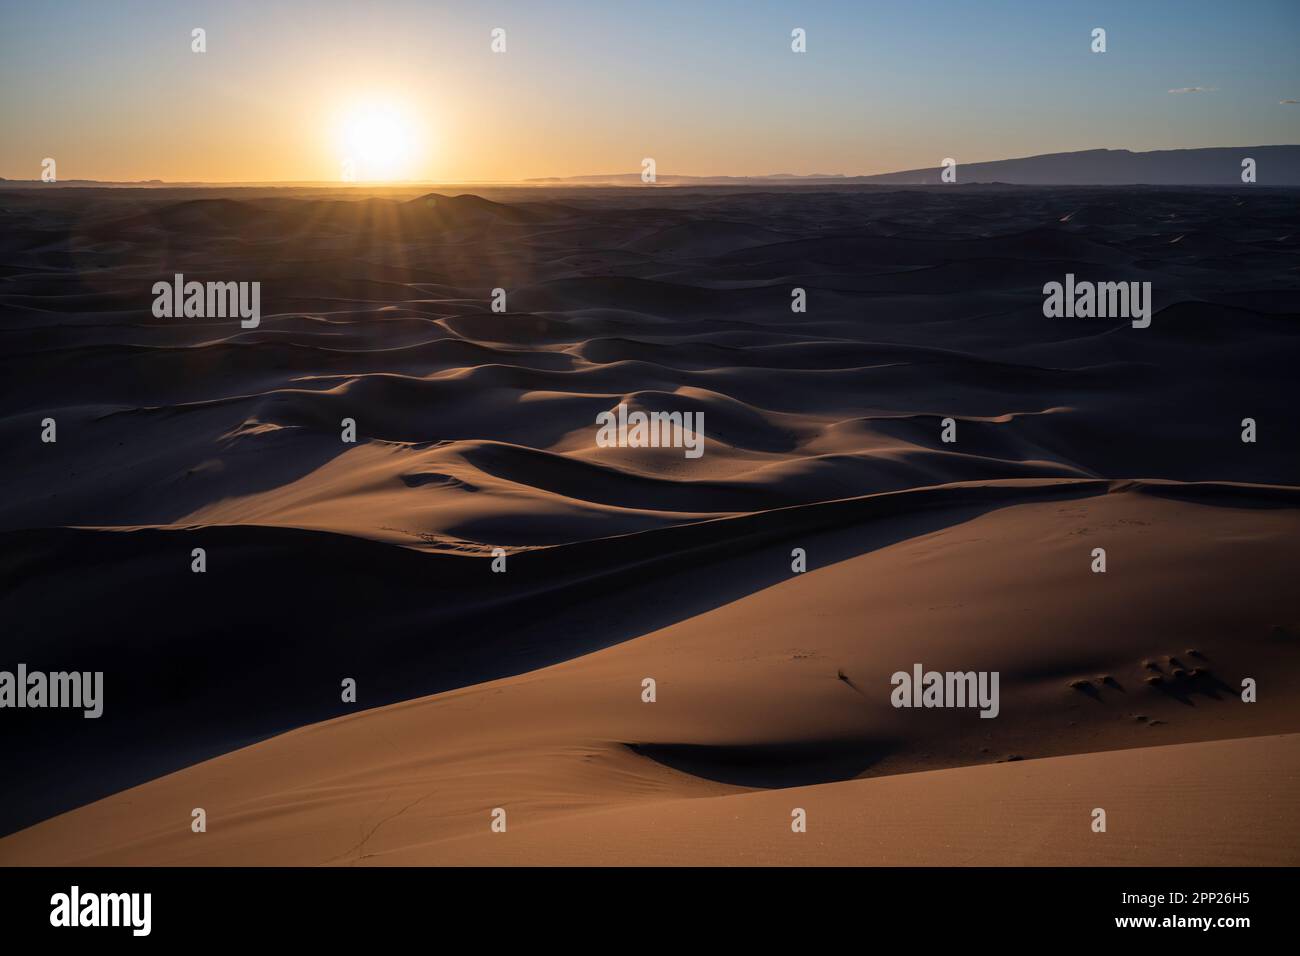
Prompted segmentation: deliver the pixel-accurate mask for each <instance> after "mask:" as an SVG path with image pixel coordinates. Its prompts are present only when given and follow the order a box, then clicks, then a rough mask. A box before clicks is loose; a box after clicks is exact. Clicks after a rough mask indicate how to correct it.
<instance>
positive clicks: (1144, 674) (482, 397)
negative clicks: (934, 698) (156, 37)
mask: <svg viewBox="0 0 1300 956" xmlns="http://www.w3.org/2000/svg"><path fill="white" fill-rule="evenodd" d="M480 192H481V195H450V194H443V193H433V194H424V193H412V192H401V191H394V192H391V193H387V194H384V195H379V196H372V197H367V198H358V196H357V195H356V194H355V193H347V192H339V193H329V192H324V191H309V190H298V191H275V190H227V191H224V192H216V191H204V190H190V191H168V190H150V191H137V190H113V191H107V190H81V189H66V190H61V191H59V192H56V193H49V194H38V193H36V192H34V191H31V190H28V191H24V192H4V193H0V209H2V212H0V216H3V220H4V224H5V229H4V230H3V233H2V235H3V238H2V239H0V252H2V255H0V261H2V262H3V269H4V273H3V279H4V281H3V283H2V284H0V316H2V317H3V332H2V334H3V337H4V341H5V343H6V347H5V349H4V352H3V356H2V357H0V362H3V369H2V373H3V378H2V380H3V381H4V383H5V386H4V392H3V399H2V401H3V405H2V406H0V431H2V432H3V438H4V442H5V445H6V447H7V448H12V449H20V451H19V452H18V453H15V454H14V455H13V456H11V457H12V461H11V462H10V464H9V469H8V481H7V483H6V491H7V494H6V495H5V497H4V499H3V501H0V537H3V539H4V547H3V549H0V555H2V558H0V560H3V562H4V565H3V578H4V581H5V583H6V586H5V588H4V590H3V593H2V594H0V612H2V613H3V615H4V620H6V621H7V622H9V627H8V628H7V630H8V635H7V638H6V640H5V642H4V645H3V647H4V651H3V659H0V665H3V666H9V665H11V664H12V663H14V662H18V661H24V662H27V663H28V664H29V665H30V666H33V667H37V666H39V667H42V668H44V669H47V670H57V669H62V668H69V669H71V668H75V669H78V670H102V671H104V673H105V688H106V691H105V698H106V699H105V708H104V716H103V717H102V718H99V719H98V720H84V719H81V718H80V715H75V716H74V715H71V714H62V713H60V714H52V713H48V712H39V711H35V712H33V711H15V712H11V713H9V714H6V716H5V719H6V721H7V722H8V723H10V725H11V726H12V728H13V729H14V731H15V733H14V734H13V735H12V736H11V740H12V743H10V742H9V741H7V742H6V749H7V750H8V751H9V756H8V758H7V763H9V765H10V766H12V767H14V768H16V772H15V773H13V774H12V775H11V776H10V779H9V781H8V782H7V784H6V788H5V794H4V796H3V797H0V832H5V833H7V834H8V835H7V836H5V837H3V838H0V864H11V865H15V864H16V865H29V864H31V865H42V864H91V865H101V864H102V865H113V864H184V865H198V864H218V865H235V864H271V865H274V864H293V865H334V866H345V865H361V864H364V865H386V864H388V865H414V864H456V865H461V864H470V865H480V864H483V865H489V864H506V863H521V864H530V865H534V864H536V865H545V864H693V863H703V864H730V865H737V864H739V865H748V864H801V865H802V864H810V865H812V864H829V865H871V864H887V865H893V864H940V865H967V864H979V865H1046V864H1083V865H1106V864H1134V865H1156V864H1158V865H1198V866H1203V865H1216V864H1245V865H1271V864H1295V863H1297V862H1300V813H1298V812H1297V810H1300V749H1298V748H1297V743H1298V742H1300V736H1297V735H1300V685H1298V684H1297V677H1300V594H1297V591H1296V588H1295V581H1296V572H1295V568H1296V561H1297V558H1300V481H1298V478H1300V423H1298V422H1297V420H1296V416H1295V369H1296V368H1297V365H1298V363H1300V337H1298V336H1300V325H1298V324H1297V308H1296V304H1297V301H1300V299H1298V298H1297V292H1298V288H1297V287H1298V283H1300V279H1298V278H1297V272H1296V269H1297V263H1298V262H1300V259H1298V257H1297V249H1298V248H1300V230H1298V229H1297V225H1298V224H1300V197H1298V196H1297V193H1296V192H1294V191H1289V190H1268V189H1260V190H1250V191H1247V190H1244V189H1241V190H1234V189H1204V190H1194V189H1154V188H1151V189H1146V188H1131V189H1036V188H1014V189H1013V188H997V187H963V188H960V189H953V190H934V189H930V190H926V189H897V188H884V187H878V188H845V189H838V190H835V189H821V188H818V189H788V190H777V189H772V190H765V191H754V190H745V189H734V190H732V189H699V190H686V189H679V190H664V189H647V190H632V189H627V190H596V189H517V190H506V189H500V190H481V191H480ZM175 273H184V274H185V276H186V278H193V279H196V280H200V281H204V280H214V281H259V282H260V283H261V296H262V298H261V311H262V314H261V320H260V324H259V325H258V326H257V327H256V328H251V329H246V328H241V327H240V325H239V322H238V320H237V319H230V318H210V317H191V318H175V319H159V318H154V316H153V315H152V314H151V313H150V304H151V302H152V296H151V294H150V287H151V286H152V285H153V283H154V282H156V281H158V280H168V281H169V280H170V279H171V277H172V276H173V275H174V274H175ZM1067 273H1071V274H1075V275H1078V276H1080V277H1081V278H1087V279H1091V280H1096V281H1147V282H1151V283H1152V290H1153V301H1154V310H1153V311H1154V315H1153V321H1152V323H1151V325H1150V327H1149V328H1133V327H1132V326H1131V325H1130V323H1129V322H1128V321H1127V320H1126V319H1097V318H1091V319H1083V318H1079V319H1066V318H1060V319H1048V318H1045V317H1044V315H1043V312H1042V302H1043V296H1042V291H1041V290H1042V286H1043V284H1044V283H1045V282H1049V281H1060V280H1061V279H1062V278H1063V277H1064V276H1065V275H1066V274H1067ZM496 288H500V289H504V290H505V293H506V298H507V307H506V311H504V312H494V311H492V309H491V301H492V298H493V291H492V290H493V289H496ZM794 288H801V289H804V290H805V292H806V297H807V311H806V312H803V313H793V312H792V311H791V307H790V303H791V290H792V289H794ZM620 403H625V404H626V405H628V406H629V407H630V408H639V409H646V410H677V411H697V412H703V414H704V423H705V424H704V431H705V433H706V446H705V453H704V454H703V456H702V457H701V458H699V459H698V460H689V459H687V458H685V457H684V456H683V454H682V451H681V449H675V448H642V449H632V448H608V447H599V446H598V445H597V444H596V440H595V439H596V428H595V425H594V422H595V420H596V416H597V415H598V414H599V413H600V412H602V411H607V410H609V409H612V408H614V407H616V406H617V405H619V404H620ZM47 417H53V418H54V419H56V421H57V423H58V441H57V443H54V444H43V443H42V442H41V441H40V433H41V427H42V426H41V422H42V420H43V419H45V418H47ZM1248 417H1249V418H1251V419H1254V420H1255V422H1256V423H1257V428H1258V437H1257V440H1256V441H1255V442H1250V443H1248V442H1243V441H1242V439H1241V433H1242V425H1241V422H1242V420H1243V419H1244V418H1248ZM344 418H351V419H354V420H355V422H356V431H357V436H358V438H357V441H356V442H355V443H345V442H342V441H341V440H340V422H341V420H342V419H344ZM946 418H951V419H952V420H953V421H954V422H955V426H956V437H957V440H956V441H955V442H952V443H947V442H944V441H943V440H942V439H941V433H942V429H943V420H944V419H946ZM194 548H203V549H204V550H205V551H206V556H207V570H206V571H205V572H204V573H202V574H196V573H192V572H191V554H192V551H193V549H194ZM1095 548H1104V549H1105V551H1106V560H1107V567H1106V571H1105V573H1094V572H1093V570H1092V564H1093V561H1094V557H1093V549H1095ZM494 549H502V550H503V551H504V552H505V554H506V555H507V565H506V571H505V572H504V573H498V572H495V571H494V570H493V561H494V559H493V557H492V554H493V550H494ZM796 549H800V550H802V552H803V554H804V555H805V556H806V567H807V570H806V571H802V572H796V571H794V570H792V562H793V561H794V560H795V557H794V555H793V554H792V552H794V551H795V550H796ZM917 662H919V663H922V664H924V665H925V666H926V667H927V668H935V669H938V670H944V671H947V670H962V671H965V670H979V671H996V672H998V673H999V674H1000V678H1001V685H1000V686H1001V703H1000V712H999V714H998V716H997V717H996V718H995V719H982V718H981V717H980V716H979V714H978V712H976V711H975V710H971V709H935V710H925V709H899V708H895V707H893V706H891V702H890V691H891V686H890V675H891V674H893V673H894V672H896V671H900V670H909V669H910V668H911V667H912V666H913V664H914V663H917ZM345 678H349V679H353V680H355V681H356V682H357V688H358V699H357V702H356V703H351V702H344V701H342V700H341V699H340V682H341V681H342V680H343V679H345ZM647 678H650V679H653V681H654V682H655V687H656V695H655V700H654V702H653V703H648V702H646V701H644V700H643V686H644V685H643V682H644V681H645V680H646V679H647ZM1247 679H1249V680H1252V681H1254V682H1256V684H1257V688H1258V698H1257V700H1256V701H1255V702H1252V703H1245V702H1243V701H1242V699H1241V694H1242V686H1243V684H1242V682H1243V681H1244V680H1247ZM197 807H201V808H203V809H204V810H205V811H206V814H207V821H208V826H207V832H205V833H194V832H192V831H191V827H190V823H191V811H192V809H193V808H197ZM1097 808H1102V809H1104V810H1105V812H1106V817H1107V829H1106V832H1104V833H1099V832H1093V829H1092V826H1091V824H1092V819H1093V817H1092V814H1093V811H1094V810H1095V809H1097ZM498 809H500V810H503V811H504V814H505V819H506V820H507V821H508V825H507V827H506V829H505V832H495V831H494V830H493V828H492V822H493V819H494V818H493V811H495V810H498ZM796 809H801V810H803V811H804V812H805V814H806V819H807V831H806V832H803V833H795V832H792V829H791V820H792V816H791V814H792V811H794V810H796Z"/></svg>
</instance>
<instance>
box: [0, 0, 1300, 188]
mask: <svg viewBox="0 0 1300 956" xmlns="http://www.w3.org/2000/svg"><path fill="white" fill-rule="evenodd" d="M1096 27H1101V28H1103V29H1105V30H1106V47H1107V49H1106V52H1105V53H1093V52H1092V51H1091V48H1090V47H1091V44H1092V36H1091V34H1092V30H1093V29H1094V28H1096ZM194 28H202V29H203V30H204V31H205V33H206V37H205V39H206V52H203V53H195V52H193V51H192V49H191V44H192V36H191V31H192V30H193V29H194ZM496 28H500V29H503V30H504V31H505V47H506V48H505V52H503V53H494V52H493V51H492V49H491V44H492V31H493V30H494V29H496ZM795 28H801V29H803V30H804V31H806V38H807V39H806V44H807V52H805V53H794V52H792V50H791V42H792V41H791V31H792V30H794V29H795ZM1297 50H1300V0H1220V2H1214V3H1211V2H1202V0H1176V2H1167V0H1140V2H1139V0H1123V2H1089V3H1082V2H1069V3H1066V2H1055V0H1023V2H1022V0H980V2H974V0H882V2H873V0H853V2H832V0H805V2H803V3H775V2H763V0H692V2H677V0H653V2H632V0H590V2H583V3H578V2H561V0H529V2H511V3H504V2H502V3H494V2H472V0H466V2H437V0H352V2H335V0H315V2H293V0H212V2H198V0H44V2H31V3H20V2H17V0H0V176H2V177H5V178H8V179H38V178H40V175H41V164H42V161H43V159H45V158H47V157H49V158H53V159H54V160H55V161H56V163H57V175H58V178H59V179H60V180H67V179H99V180H109V181H131V180H144V179H161V180H166V181H171V182H185V181H202V182H280V181H297V182H303V181H339V180H341V179H344V178H346V177H347V176H348V175H352V176H355V177H356V178H358V179H362V180H379V179H382V180H413V181H424V182H484V181H509V180H518V179H527V178H532V177H553V176H576V175H584V174H610V173H619V172H626V173H639V172H640V170H641V162H642V159H643V158H646V157H650V158H653V159H654V160H655V163H656V169H657V172H658V173H659V174H660V175H668V174H679V175H701V176H718V175H733V176H755V175H766V174H771V173H794V174H810V173H842V174H845V175H867V174H872V173H880V172H890V171H894V170H899V169H912V168H919V167H930V166H937V165H938V164H939V163H940V162H941V161H942V159H944V158H945V157H953V158H955V159H956V160H957V161H958V162H959V163H972V162H982V161H986V160H993V159H1004V158H1010V157H1016V156H1028V155H1034V154H1038V153H1049V152H1059V151H1066V150H1075V149H1094V148H1112V149H1135V150H1147V149H1168V148H1180V147H1197V146H1253V145H1270V144H1282V143H1300V103H1296V104H1283V103H1281V102H1280V101H1282V100H1287V99H1293V100H1300V57H1298V56H1297V55H1296V54H1297ZM1198 88H1199V89H1200V90H1202V92H1186V93H1171V92H1170V90H1182V89H1198Z"/></svg>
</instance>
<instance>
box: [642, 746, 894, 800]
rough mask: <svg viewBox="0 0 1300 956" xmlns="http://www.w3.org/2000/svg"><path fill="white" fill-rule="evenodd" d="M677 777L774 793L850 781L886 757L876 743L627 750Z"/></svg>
mask: <svg viewBox="0 0 1300 956" xmlns="http://www.w3.org/2000/svg"><path fill="white" fill-rule="evenodd" d="M626 746H627V748H628V749H629V750H631V751H632V752H633V753H635V754H637V755H638V756H641V757H646V758H648V759H650V760H653V761H655V762H656V763H659V764H663V765H664V766H665V767H670V768H672V769H673V770H676V771H678V772H680V773H686V774H690V775H691V776H693V777H700V778H702V779H704V780H713V781H716V782H718V783H727V784H731V785H732V786H737V787H756V788H760V789H765V790H778V789H782V788H785V787H806V786H810V785H812V784H819V783H834V782H836V781H839V780H852V779H853V778H854V777H857V776H859V775H860V774H862V773H863V772H864V771H866V770H868V769H869V768H870V767H871V766H872V765H873V764H876V763H878V762H879V761H880V760H881V759H883V758H884V757H885V756H886V755H887V754H888V752H889V748H888V747H887V746H885V745H884V744H882V743H881V742H880V741H878V740H813V741H793V742H789V743H771V744H720V745H713V744H627V745H626Z"/></svg>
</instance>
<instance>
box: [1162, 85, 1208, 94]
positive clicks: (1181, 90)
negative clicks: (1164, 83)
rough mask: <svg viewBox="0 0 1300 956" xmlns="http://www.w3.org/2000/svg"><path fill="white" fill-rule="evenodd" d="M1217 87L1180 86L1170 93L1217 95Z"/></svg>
mask: <svg viewBox="0 0 1300 956" xmlns="http://www.w3.org/2000/svg"><path fill="white" fill-rule="evenodd" d="M1218 89H1219V88H1218V87H1217V86H1180V87H1179V88H1178V89H1176V90H1170V91H1169V92H1170V93H1215V92H1217V91H1218Z"/></svg>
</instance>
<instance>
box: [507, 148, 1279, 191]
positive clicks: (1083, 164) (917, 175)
mask: <svg viewBox="0 0 1300 956" xmlns="http://www.w3.org/2000/svg"><path fill="white" fill-rule="evenodd" d="M1245 158H1250V159H1253V160H1255V164H1256V180H1257V182H1258V183H1259V184H1260V185H1263V186H1300V146H1216V147H1208V148H1204V149H1163V150H1153V151H1151V152H1146V153H1135V152H1133V151H1132V150H1127V149H1088V150H1082V151H1079V152H1073V153H1044V154H1043V155H1041V156H1026V157H1024V158H1022V159H999V160H994V161H992V162H987V163H969V164H962V162H961V157H960V156H958V157H956V159H957V162H958V166H957V182H958V183H1006V184H1009V185H1024V186H1125V185H1139V184H1145V185H1152V186H1238V185H1241V161H1242V160H1243V159H1245ZM941 171H942V170H941V169H940V166H939V164H938V163H937V162H936V163H935V165H934V166H932V167H928V168H925V169H908V170H904V171H902V172H897V173H881V174H879V175H875V176H842V175H814V176H796V175H791V174H789V173H778V174H775V175H772V176H674V175H660V176H659V177H657V180H656V181H657V182H658V183H659V184H662V185H667V186H681V185H701V186H703V185H752V184H762V183H768V184H772V183H778V182H779V183H782V184H797V183H809V184H811V183H837V184H838V183H880V184H897V185H927V184H939V183H940V178H939V175H940V173H941ZM527 181H528V182H532V183H556V184H571V185H582V184H587V185H637V184H639V183H640V182H641V176H640V174H639V173H617V174H614V175H607V176H599V175H597V176H569V177H564V178H558V179H556V178H553V179H530V180H527Z"/></svg>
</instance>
